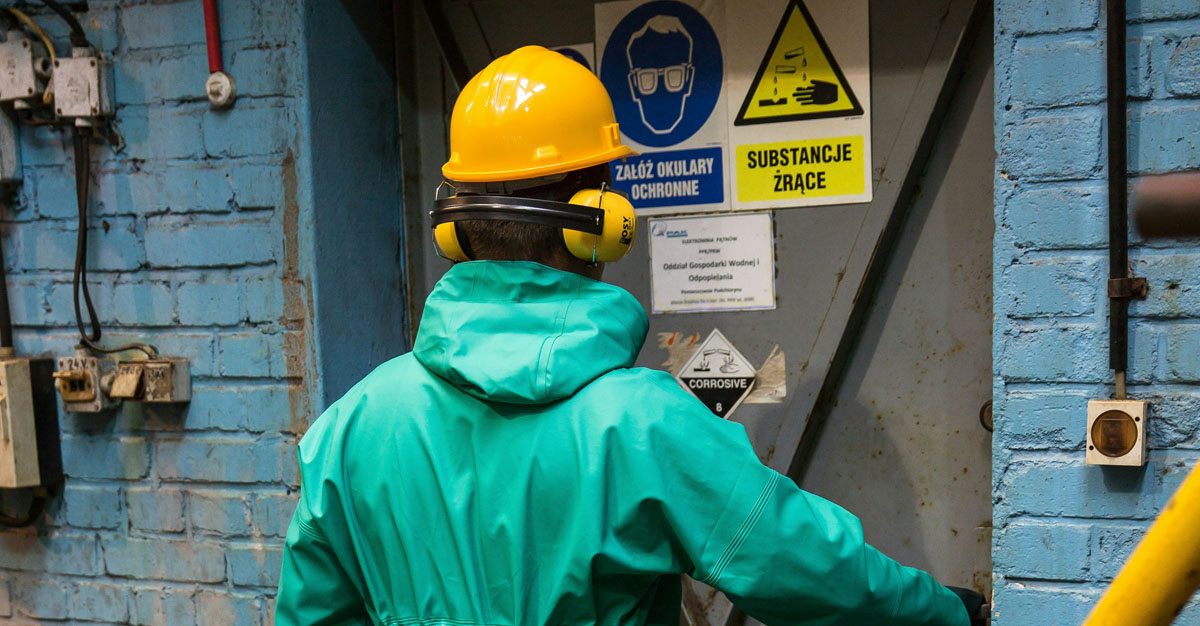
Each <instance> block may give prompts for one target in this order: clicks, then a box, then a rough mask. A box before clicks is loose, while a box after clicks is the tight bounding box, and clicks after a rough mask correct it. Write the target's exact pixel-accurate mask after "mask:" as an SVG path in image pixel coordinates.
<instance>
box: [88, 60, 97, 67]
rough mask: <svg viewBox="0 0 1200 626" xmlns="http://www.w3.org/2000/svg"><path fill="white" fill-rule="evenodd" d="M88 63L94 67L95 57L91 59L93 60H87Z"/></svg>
mask: <svg viewBox="0 0 1200 626" xmlns="http://www.w3.org/2000/svg"><path fill="white" fill-rule="evenodd" d="M88 65H90V66H92V67H96V61H95V59H93V60H91V61H88Z"/></svg>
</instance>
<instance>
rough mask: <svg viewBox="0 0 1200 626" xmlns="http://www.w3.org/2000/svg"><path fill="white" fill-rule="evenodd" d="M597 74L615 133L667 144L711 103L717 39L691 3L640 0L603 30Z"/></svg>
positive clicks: (697, 122) (696, 123)
mask: <svg viewBox="0 0 1200 626" xmlns="http://www.w3.org/2000/svg"><path fill="white" fill-rule="evenodd" d="M600 80H601V81H602V82H603V83H604V86H605V87H606V88H607V89H608V93H609V95H610V96H611V97H612V100H613V109H614V111H615V112H616V114H617V122H618V123H619V124H620V125H621V131H622V132H624V133H625V134H626V135H627V136H628V137H629V138H630V139H632V140H633V141H636V142H637V143H640V144H642V145H644V146H650V147H655V148H662V147H667V146H673V145H676V144H678V143H680V142H682V141H684V140H686V139H688V138H689V137H691V136H692V135H694V134H696V131H698V130H700V128H701V127H703V126H704V123H705V122H706V121H708V118H709V116H711V115H712V112H713V109H714V108H715V107H716V104H717V100H718V99H719V98H720V95H721V86H722V83H723V82H724V67H723V63H722V59H721V44H720V42H719V41H718V39H717V35H716V33H715V32H714V31H713V27H712V25H711V24H709V22H708V20H707V19H705V17H704V16H703V15H701V14H700V12H698V11H697V10H696V9H694V8H692V7H690V6H688V5H686V4H684V3H682V2H676V1H675V0H656V1H654V2H647V3H646V4H643V5H640V6H638V7H636V8H634V9H633V10H631V11H630V12H629V13H627V14H626V15H625V16H624V17H623V18H622V19H621V20H620V22H618V23H617V25H616V27H615V28H614V29H613V31H612V33H611V34H610V35H609V37H608V42H607V44H606V45H605V46H604V52H603V54H602V56H601V60H600ZM634 206H638V203H637V202H634Z"/></svg>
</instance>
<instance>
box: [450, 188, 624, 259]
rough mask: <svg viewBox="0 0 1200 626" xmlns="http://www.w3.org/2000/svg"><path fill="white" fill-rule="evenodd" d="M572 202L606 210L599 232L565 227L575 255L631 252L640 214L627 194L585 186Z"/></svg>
mask: <svg viewBox="0 0 1200 626" xmlns="http://www.w3.org/2000/svg"><path fill="white" fill-rule="evenodd" d="M570 204H577V205H581V206H586V207H592V208H596V209H600V210H601V211H603V212H604V231H603V232H602V233H600V234H599V235H593V234H590V233H585V232H581V231H578V230H570V229H567V228H564V229H563V243H565V244H566V245H567V250H569V251H570V252H571V255H572V256H574V257H576V258H578V259H582V260H584V261H587V262H589V263H592V262H595V263H612V262H614V261H619V260H621V257H624V256H625V255H626V254H628V253H629V249H630V248H632V247H633V242H634V240H635V239H636V238H637V218H636V217H634V214H633V205H632V204H630V202H629V200H628V199H627V198H626V197H625V196H623V195H621V194H619V193H616V192H612V191H605V190H601V189H581V190H579V191H577V192H575V195H574V196H571V200H570ZM438 242H439V243H440V242H441V239H439V240H438ZM455 243H456V244H457V238H456V239H455ZM443 250H445V248H443Z"/></svg>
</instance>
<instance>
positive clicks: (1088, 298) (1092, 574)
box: [993, 0, 1200, 626]
mask: <svg viewBox="0 0 1200 626" xmlns="http://www.w3.org/2000/svg"><path fill="white" fill-rule="evenodd" d="M1128 9H1129V10H1128V37H1129V43H1128V50H1127V53H1128V83H1129V96H1130V104H1129V114H1128V120H1129V134H1130V139H1129V168H1130V170H1131V172H1132V174H1134V175H1138V174H1151V173H1163V172H1170V171H1177V170H1185V169H1194V168H1200V3H1197V2H1196V1H1195V0H1130V2H1129V7H1128ZM1103 11H1104V8H1103V3H1102V2H1100V1H1099V0H1056V1H1054V2H1043V1H1041V0H998V1H997V2H996V5H995V18H996V32H995V46H996V47H995V54H996V109H995V113H996V150H997V158H996V179H995V189H996V215H995V217H996V240H995V266H994V281H995V299H994V300H995V329H994V331H995V332H994V346H993V347H994V372H995V379H994V385H995V389H994V399H995V415H996V432H995V438H994V446H993V449H994V457H993V476H994V479H993V480H994V485H993V504H994V523H995V529H994V534H993V540H994V544H993V550H994V554H993V560H994V567H995V571H994V576H995V588H996V598H995V618H996V619H995V622H994V623H995V624H996V625H997V626H1019V625H1027V624H1078V623H1080V622H1081V621H1082V620H1083V618H1084V617H1085V616H1086V614H1087V612H1088V610H1089V609H1090V608H1091V605H1092V604H1093V603H1094V602H1095V600H1096V599H1097V597H1098V596H1099V594H1100V593H1101V592H1102V591H1103V589H1104V587H1105V585H1106V583H1107V582H1108V581H1110V580H1111V579H1112V577H1113V576H1114V575H1115V574H1116V573H1117V571H1118V570H1119V568H1120V566H1121V564H1122V563H1123V562H1124V560H1125V558H1126V557H1127V556H1128V554H1129V552H1130V551H1131V550H1132V549H1133V547H1134V546H1135V545H1136V543H1137V541H1138V540H1139V539H1140V538H1141V536H1142V534H1143V533H1144V532H1145V530H1146V528H1147V527H1148V526H1149V524H1150V522H1151V520H1153V518H1154V517H1155V515H1156V514H1157V513H1158V512H1159V511H1160V510H1161V509H1162V507H1163V505H1164V504H1165V503H1166V501H1167V499H1168V497H1169V496H1170V494H1171V493H1172V492H1173V491H1174V490H1175V489H1176V488H1177V487H1178V485H1179V484H1180V482H1181V481H1182V480H1183V477H1184V476H1185V475H1186V473H1187V471H1188V470H1189V469H1190V468H1191V467H1193V466H1195V465H1196V462H1197V458H1198V457H1200V438H1198V437H1197V435H1196V433H1197V432H1198V427H1200V356H1198V355H1200V246H1197V245H1195V243H1194V242H1193V243H1191V244H1186V245H1185V244H1174V243H1158V242H1154V243H1147V242H1142V241H1139V240H1138V238H1137V236H1136V234H1134V235H1133V236H1132V241H1133V248H1132V250H1131V252H1130V260H1131V263H1130V264H1131V266H1132V268H1133V272H1135V273H1136V275H1138V276H1145V277H1146V278H1147V279H1149V282H1150V289H1151V291H1150V296H1149V298H1148V299H1146V300H1144V301H1138V302H1135V303H1134V304H1133V305H1132V307H1131V320H1130V336H1131V338H1130V342H1131V345H1130V363H1129V373H1128V375H1129V381H1130V383H1131V386H1130V394H1131V395H1132V396H1133V397H1136V398H1139V399H1146V400H1150V401H1151V403H1152V412H1153V413H1152V414H1153V416H1152V419H1151V420H1150V422H1149V445H1150V448H1151V451H1150V463H1149V466H1148V467H1147V468H1145V469H1144V470H1137V469H1134V470H1130V469H1126V468H1114V469H1109V470H1102V469H1100V468H1096V467H1089V466H1086V465H1085V464H1084V451H1083V446H1084V435H1085V433H1084V430H1085V426H1086V414H1085V411H1086V406H1087V401H1088V400H1089V399H1092V398H1106V397H1110V396H1111V394H1112V372H1111V370H1109V369H1108V350H1107V342H1108V330H1107V315H1108V301H1107V296H1106V285H1105V280H1106V278H1107V270H1108V266H1107V258H1108V257H1107V245H1108V242H1107V239H1108V238H1107V215H1108V213H1107V211H1108V209H1107V191H1106V186H1105V185H1106V182H1105V181H1106V177H1107V166H1106V139H1105V137H1106V131H1105V103H1104V98H1105V56H1104V21H1105V20H1104V14H1103ZM1134 621H1136V618H1134ZM1176 623H1178V624H1200V609H1198V608H1197V607H1195V606H1194V605H1193V606H1189V608H1187V609H1185V612H1184V614H1183V615H1182V616H1181V617H1180V619H1179V621H1178V622H1176Z"/></svg>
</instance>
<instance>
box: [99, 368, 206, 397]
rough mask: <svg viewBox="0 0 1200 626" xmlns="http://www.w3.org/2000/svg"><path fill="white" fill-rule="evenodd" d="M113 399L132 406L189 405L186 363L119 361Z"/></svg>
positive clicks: (190, 390)
mask: <svg viewBox="0 0 1200 626" xmlns="http://www.w3.org/2000/svg"><path fill="white" fill-rule="evenodd" d="M112 397H113V398H119V399H121V400H132V401H134V402H152V403H153V402H160V403H161V402H189V401H191V399H192V377H191V369H190V367H189V366H188V361H187V359H146V360H140V361H121V363H120V365H118V366H117V375H116V378H114V379H113V383H112Z"/></svg>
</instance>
